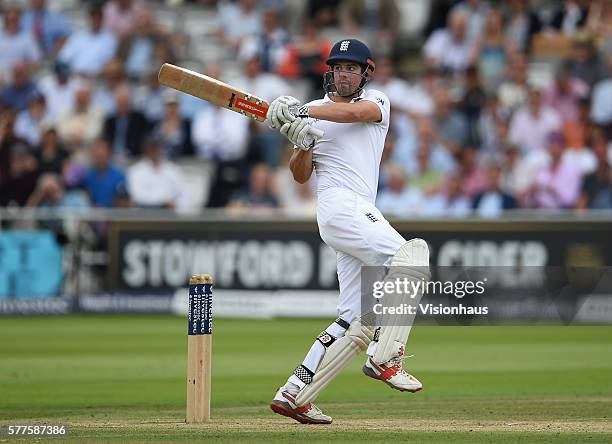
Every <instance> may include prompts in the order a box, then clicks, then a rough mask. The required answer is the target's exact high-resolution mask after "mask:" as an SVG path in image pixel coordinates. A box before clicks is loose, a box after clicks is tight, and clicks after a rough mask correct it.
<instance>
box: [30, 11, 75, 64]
mask: <svg viewBox="0 0 612 444" xmlns="http://www.w3.org/2000/svg"><path fill="white" fill-rule="evenodd" d="M21 26H22V29H23V30H24V31H25V32H27V33H30V34H31V35H33V36H34V38H35V39H36V43H38V47H39V48H40V49H41V50H42V52H43V53H44V54H45V55H46V56H47V57H53V56H54V55H55V54H57V52H58V51H59V50H60V48H61V47H62V45H63V44H64V42H65V41H66V39H67V38H68V36H69V35H70V33H71V31H72V30H71V28H70V23H69V21H68V19H67V18H66V17H65V16H64V15H62V14H60V13H58V12H55V11H52V10H50V9H49V8H47V1H46V0H30V8H29V9H28V10H26V12H25V13H24V14H23V17H22V18H21Z"/></svg>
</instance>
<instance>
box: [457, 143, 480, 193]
mask: <svg viewBox="0 0 612 444" xmlns="http://www.w3.org/2000/svg"><path fill="white" fill-rule="evenodd" d="M477 156H478V152H477V151H476V149H475V148H474V147H467V148H465V149H464V150H463V151H462V152H461V157H460V163H459V171H460V173H461V177H462V178H463V194H464V195H465V196H466V197H468V198H470V199H474V198H475V197H476V196H477V195H478V194H480V193H482V192H483V191H484V190H485V189H486V187H487V175H486V172H485V170H484V168H482V166H481V165H480V164H479V162H478V157H477Z"/></svg>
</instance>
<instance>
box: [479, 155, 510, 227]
mask: <svg viewBox="0 0 612 444" xmlns="http://www.w3.org/2000/svg"><path fill="white" fill-rule="evenodd" d="M473 207H474V210H475V212H476V214H477V215H478V216H480V217H498V216H500V215H501V213H502V212H503V211H505V210H512V209H514V208H516V200H515V199H514V197H513V196H511V195H510V194H508V193H506V192H505V191H503V190H502V188H501V168H500V167H499V166H498V165H490V166H489V167H488V168H487V185H486V189H485V190H484V191H483V192H482V193H480V194H478V195H477V196H476V197H475V198H474V204H473Z"/></svg>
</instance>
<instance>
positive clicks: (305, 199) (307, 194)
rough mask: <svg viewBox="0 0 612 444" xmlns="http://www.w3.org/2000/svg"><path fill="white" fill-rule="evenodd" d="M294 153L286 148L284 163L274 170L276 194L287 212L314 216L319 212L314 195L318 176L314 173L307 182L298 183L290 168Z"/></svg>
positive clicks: (293, 214)
mask: <svg viewBox="0 0 612 444" xmlns="http://www.w3.org/2000/svg"><path fill="white" fill-rule="evenodd" d="M287 148H288V147H287ZM292 154H293V150H292V149H286V150H284V152H283V157H282V161H281V163H282V164H281V166H280V168H277V169H276V171H275V172H274V179H275V180H274V184H275V187H274V188H275V194H276V195H277V196H278V201H279V204H280V206H281V207H282V208H283V210H284V212H285V213H286V214H289V215H291V216H305V217H314V216H316V213H317V200H316V197H315V196H314V190H315V189H316V177H314V175H313V177H311V179H310V180H308V181H307V182H306V183H297V182H296V181H295V180H294V179H293V174H291V171H290V170H289V159H291V155H292Z"/></svg>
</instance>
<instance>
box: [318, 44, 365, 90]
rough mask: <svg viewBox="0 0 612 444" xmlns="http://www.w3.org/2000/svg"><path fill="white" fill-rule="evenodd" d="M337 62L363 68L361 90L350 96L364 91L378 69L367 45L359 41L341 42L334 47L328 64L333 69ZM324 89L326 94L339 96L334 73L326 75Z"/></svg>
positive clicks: (329, 72) (327, 61)
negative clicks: (352, 63)
mask: <svg viewBox="0 0 612 444" xmlns="http://www.w3.org/2000/svg"><path fill="white" fill-rule="evenodd" d="M336 62H355V63H357V64H359V65H360V66H361V68H362V71H361V78H362V79H361V83H360V85H359V88H357V90H355V91H353V92H352V93H351V94H349V95H352V94H355V93H357V92H359V91H360V90H361V89H363V87H364V86H365V84H366V83H368V81H370V79H371V78H372V75H373V74H374V70H375V69H376V65H375V63H374V60H373V59H372V52H371V51H370V48H368V46H367V45H366V44H365V43H363V42H362V41H360V40H357V39H344V40H340V41H339V42H337V43H336V44H335V45H334V46H333V47H332V49H331V51H330V52H329V57H328V58H327V60H326V63H327V64H328V65H329V66H330V68H331V67H333V65H334V64H335V63H336ZM323 87H324V89H325V92H326V93H331V92H335V93H336V94H337V90H336V87H335V85H334V80H333V73H332V72H331V71H328V72H326V73H325V75H324V82H323Z"/></svg>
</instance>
